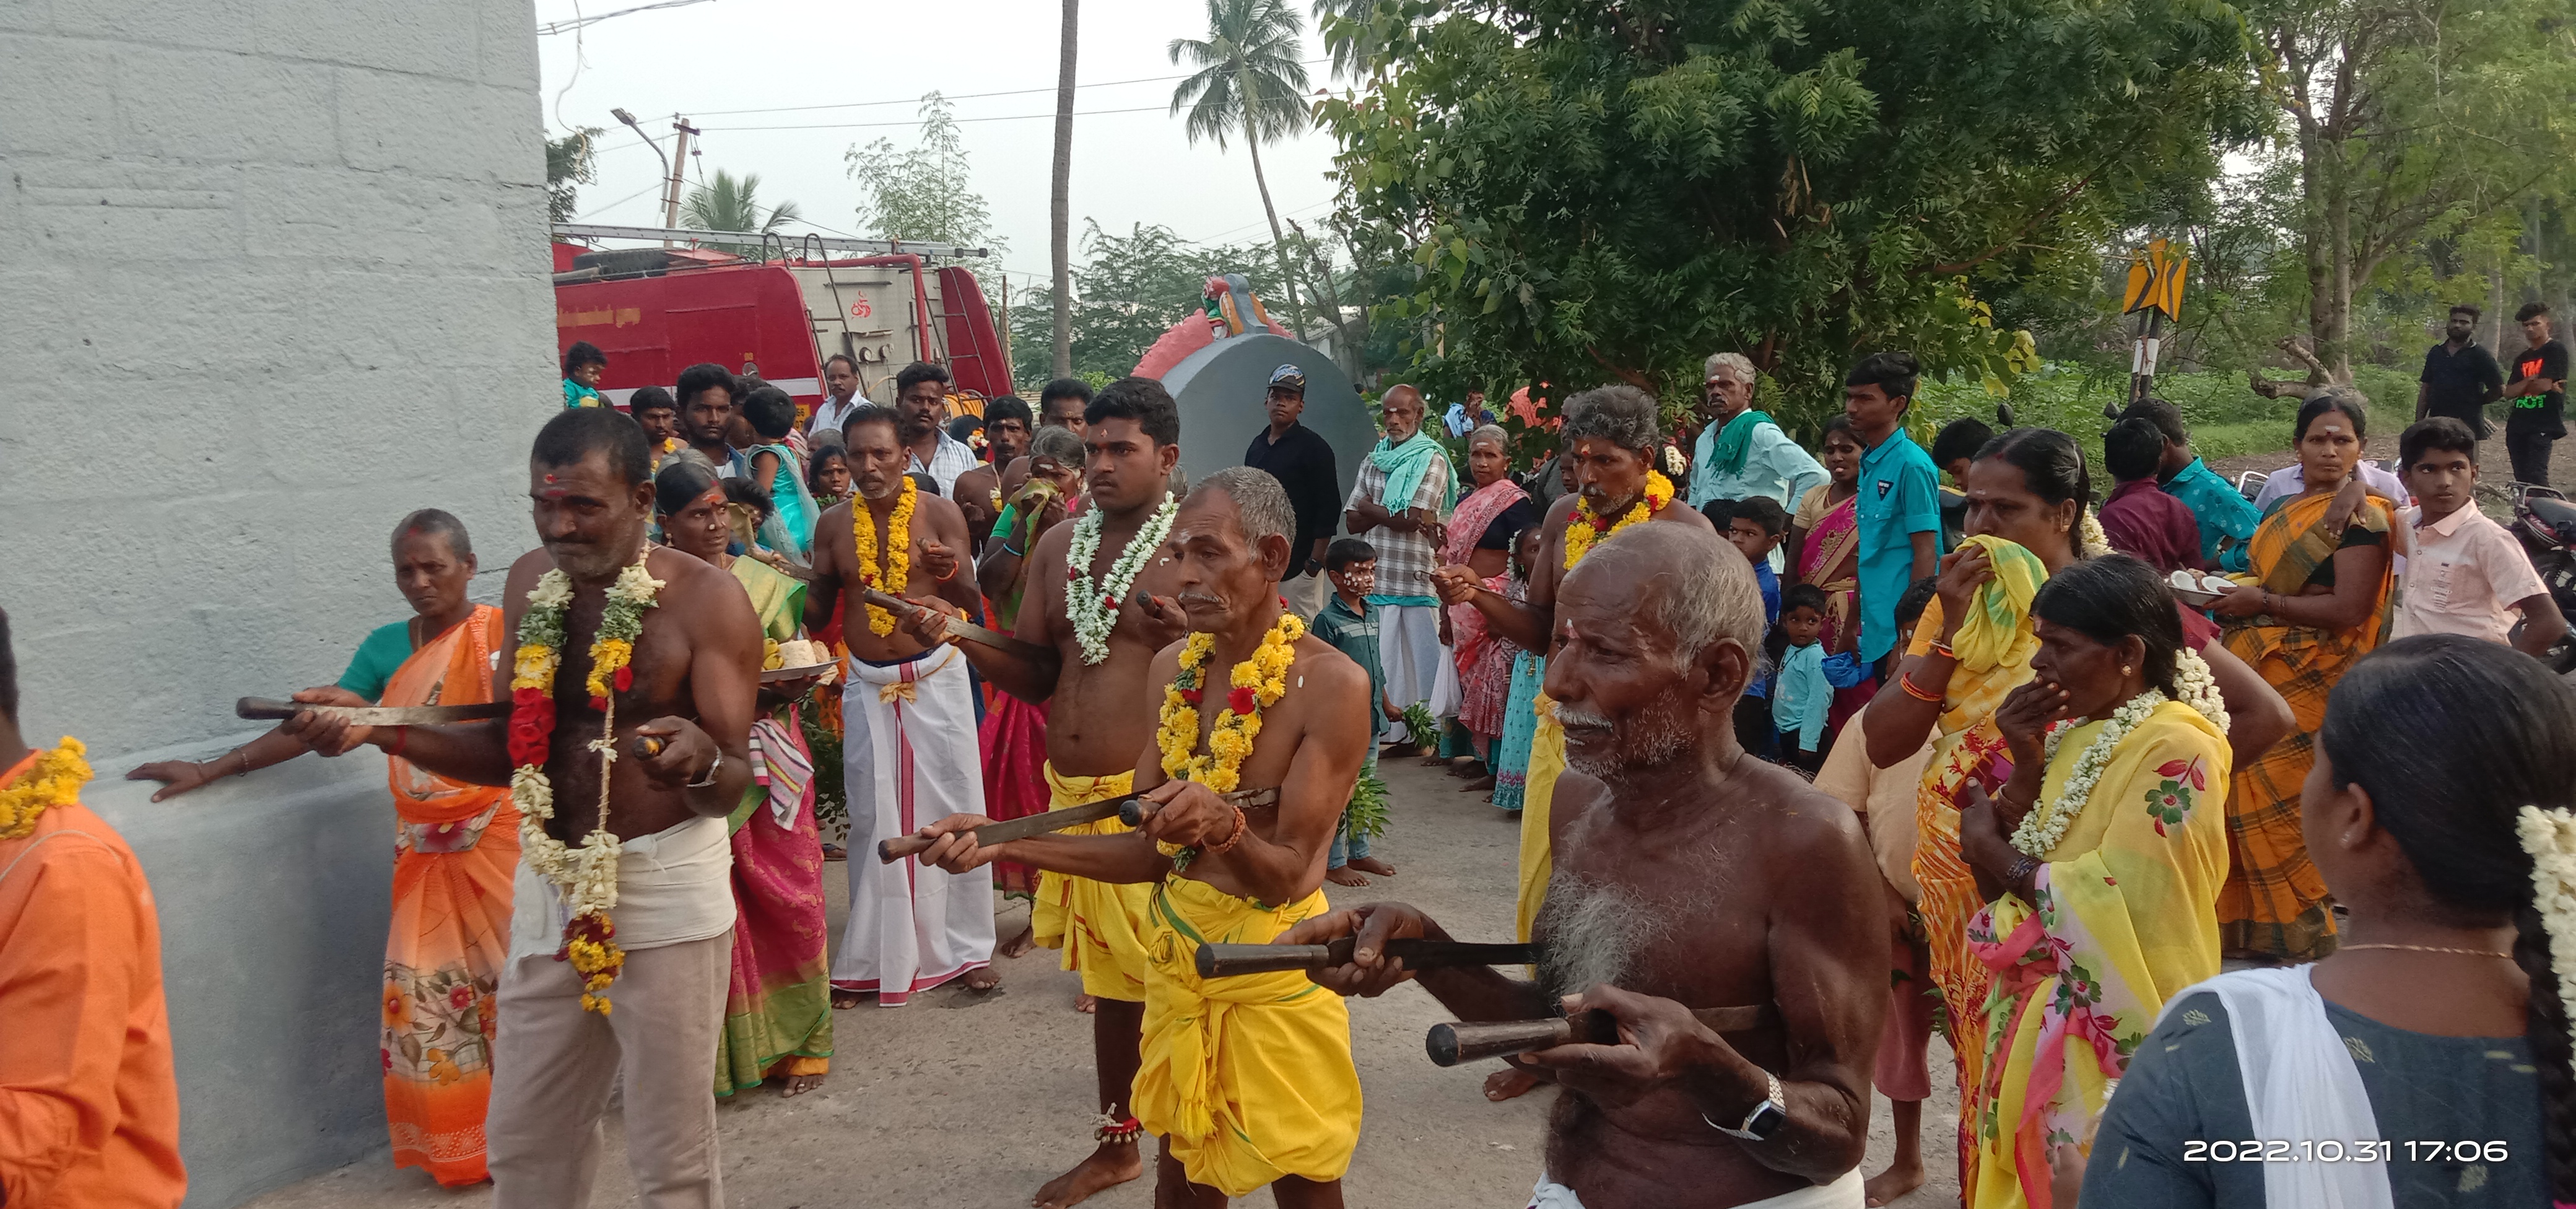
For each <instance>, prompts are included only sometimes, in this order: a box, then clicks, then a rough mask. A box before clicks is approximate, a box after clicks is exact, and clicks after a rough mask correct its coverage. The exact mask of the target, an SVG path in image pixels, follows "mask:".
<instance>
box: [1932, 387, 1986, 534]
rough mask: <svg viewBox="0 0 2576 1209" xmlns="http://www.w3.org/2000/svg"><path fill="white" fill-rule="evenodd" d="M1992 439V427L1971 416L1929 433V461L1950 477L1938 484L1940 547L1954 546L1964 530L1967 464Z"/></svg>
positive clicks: (1965, 523) (1966, 520) (1965, 531)
mask: <svg viewBox="0 0 2576 1209" xmlns="http://www.w3.org/2000/svg"><path fill="white" fill-rule="evenodd" d="M1994 439H1995V430H1994V429H1993V428H1991V427H1989V426H1987V424H1986V422H1985V421H1983V420H1980V419H1978V418H1976V417H1975V416H1961V417H1959V418H1958V419H1955V420H1952V421H1950V422H1949V423H1947V424H1944V425H1942V426H1941V431H1939V432H1937V433H1934V434H1932V464H1933V465H1934V466H1937V467H1939V468H1940V469H1941V472H1942V473H1943V474H1946V475H1949V476H1950V481H1949V482H1948V483H1944V484H1941V485H1940V486H1939V487H1938V491H1939V493H1940V498H1941V502H1940V509H1941V549H1942V550H1944V551H1949V550H1954V549H1957V548H1958V545H1959V541H1960V539H1961V538H1963V537H1966V536H1967V533H1968V491H1967V487H1968V464H1969V463H1970V462H1973V461H1975V460H1976V458H1977V451H1978V450H1980V449H1983V448H1985V447H1986V442H1988V441H1991V440H1994Z"/></svg>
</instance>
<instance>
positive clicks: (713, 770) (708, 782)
mask: <svg viewBox="0 0 2576 1209" xmlns="http://www.w3.org/2000/svg"><path fill="white" fill-rule="evenodd" d="M722 771H724V753H723V752H721V751H720V752H717V753H716V759H715V763H713V764H709V765H707V770H706V771H705V772H703V773H700V774H699V775H698V779H697V780H694V781H691V782H689V783H688V784H687V785H684V786H682V788H684V789H713V788H715V784H716V774H717V773H719V772H722ZM1774 1090H1777V1089H1776V1088H1775V1089H1774Z"/></svg>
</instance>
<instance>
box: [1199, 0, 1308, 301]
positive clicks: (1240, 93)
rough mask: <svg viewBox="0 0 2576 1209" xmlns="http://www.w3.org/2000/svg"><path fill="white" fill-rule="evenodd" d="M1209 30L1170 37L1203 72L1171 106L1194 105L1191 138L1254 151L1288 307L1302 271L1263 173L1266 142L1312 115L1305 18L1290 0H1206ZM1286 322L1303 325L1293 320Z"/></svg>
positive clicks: (1254, 179)
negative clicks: (1232, 142)
mask: <svg viewBox="0 0 2576 1209" xmlns="http://www.w3.org/2000/svg"><path fill="white" fill-rule="evenodd" d="M1207 19H1208V36H1207V37H1206V38H1203V39H1202V38H1174V39H1172V45H1171V55H1172V62H1173V63H1175V64H1177V63H1181V62H1183V61H1184V60H1186V61H1187V62H1188V63H1189V64H1190V65H1191V66H1194V67H1196V68H1197V69H1198V70H1197V71H1195V72H1193V73H1192V74H1191V75H1190V77H1189V78H1188V79H1185V80H1182V81H1181V83H1180V86H1179V87H1177V88H1174V89H1173V90H1172V112H1174V113H1179V112H1181V111H1182V110H1184V109H1186V110H1188V111H1189V121H1188V126H1187V129H1188V131H1189V138H1190V141H1191V142H1193V143H1195V142H1197V141H1199V140H1200V139H1203V138H1204V139H1209V140H1213V141H1214V142H1215V143H1216V145H1217V146H1218V148H1220V149H1222V148H1223V147H1224V146H1225V145H1226V140H1227V139H1229V138H1241V139H1242V140H1243V146H1244V150H1246V151H1248V152H1250V153H1251V155H1252V182H1253V184H1255V185H1256V186H1259V188H1260V190H1261V209H1262V211H1263V212H1264V213H1266V214H1268V215H1269V216H1270V244H1271V247H1272V248H1273V249H1274V250H1275V251H1276V252H1277V254H1278V264H1279V275H1280V277H1281V279H1282V281H1283V283H1284V284H1285V285H1286V286H1287V287H1288V312H1289V314H1290V315H1292V316H1294V315H1296V314H1297V313H1298V311H1299V310H1300V309H1301V308H1300V306H1299V305H1298V301H1297V271H1296V269H1295V268H1293V267H1291V266H1292V265H1293V264H1294V263H1295V261H1294V260H1293V259H1292V258H1291V256H1290V254H1289V251H1288V237H1287V235H1286V234H1285V233H1284V232H1282V231H1281V230H1280V228H1279V208H1278V207H1277V206H1275V205H1272V204H1271V201H1270V180H1269V178H1268V177H1266V176H1264V175H1263V174H1262V171H1261V145H1262V144H1263V143H1273V142H1277V141H1279V140H1280V139H1283V138H1286V137H1288V136H1290V135H1292V134H1295V133H1297V132H1298V131H1301V130H1304V129H1305V128H1306V127H1307V125H1308V124H1309V122H1310V121H1311V114H1310V112H1309V110H1308V109H1307V106H1306V98H1305V92H1306V65H1305V63H1304V62H1303V60H1304V59H1305V56H1306V51H1305V46H1304V43H1303V41H1302V40H1301V38H1300V37H1299V35H1300V34H1302V33H1303V32H1304V31H1305V23H1304V22H1303V21H1302V20H1300V19H1299V18H1298V16H1297V12H1296V10H1294V9H1292V8H1289V7H1288V4H1287V0H1207ZM1289 326H1290V327H1291V328H1295V329H1298V330H1303V328H1304V326H1305V325H1304V324H1303V323H1301V322H1298V321H1297V320H1296V319H1294V318H1292V319H1291V320H1290V321H1289Z"/></svg>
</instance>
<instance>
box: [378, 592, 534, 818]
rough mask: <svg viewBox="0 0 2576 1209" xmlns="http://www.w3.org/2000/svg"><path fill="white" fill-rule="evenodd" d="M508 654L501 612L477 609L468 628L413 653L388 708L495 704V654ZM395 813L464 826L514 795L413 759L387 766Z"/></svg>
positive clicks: (395, 680) (393, 680) (390, 692)
mask: <svg viewBox="0 0 2576 1209" xmlns="http://www.w3.org/2000/svg"><path fill="white" fill-rule="evenodd" d="M501 649H502V639H501V610H500V609H499V608H497V607H495V606H492V605H476V606H474V612H473V614H472V615H471V616H469V617H467V618H466V619H465V620H464V621H463V622H462V623H460V624H458V625H455V626H451V627H449V629H448V631H447V632H446V633H444V634H441V635H439V636H438V637H436V638H433V639H431V640H430V641H429V643H428V645H426V646H423V647H421V648H420V649H419V650H417V651H414V652H412V655H411V658H409V659H406V660H404V661H403V664H402V666H401V667H399V668H396V669H394V674H393V675H392V676H390V677H387V678H386V680H385V695H384V699H383V700H382V701H381V702H379V704H382V705H388V706H416V705H481V704H483V703H485V702H488V701H490V700H492V672H493V663H492V658H493V655H494V654H495V653H496V652H498V651H500V650H501ZM385 779H386V780H387V782H388V783H390V784H391V786H392V788H393V794H394V810H395V811H396V812H397V813H399V814H400V815H401V816H402V820H403V821H404V822H406V823H412V824H418V825H425V826H430V827H443V826H445V825H447V824H454V823H462V822H465V821H466V820H468V819H471V818H473V817H474V816H476V815H479V814H481V813H483V812H484V811H486V810H489V809H491V808H492V803H494V802H496V801H501V800H504V799H506V798H508V797H509V796H510V790H509V788H508V787H507V786H499V785H469V784H467V783H465V782H463V781H451V780H449V779H447V778H446V777H442V776H439V775H438V774H436V773H433V772H428V771H426V770H424V769H422V768H421V767H420V766H419V765H416V764H413V763H412V762H411V761H409V760H405V759H402V758H400V757H396V758H393V759H389V760H387V761H385Z"/></svg>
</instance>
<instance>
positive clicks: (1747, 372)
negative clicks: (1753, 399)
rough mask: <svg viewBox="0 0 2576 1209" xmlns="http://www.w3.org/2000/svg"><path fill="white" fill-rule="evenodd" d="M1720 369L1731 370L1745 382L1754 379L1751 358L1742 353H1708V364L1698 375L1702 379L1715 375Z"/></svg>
mask: <svg viewBox="0 0 2576 1209" xmlns="http://www.w3.org/2000/svg"><path fill="white" fill-rule="evenodd" d="M1721 369H1723V370H1729V371H1732V372H1733V373H1734V374H1735V376H1736V377H1738V378H1741V379H1743V380H1744V381H1747V382H1750V381H1752V380H1753V379H1754V373H1753V358H1751V357H1747V356H1745V355H1744V354H1742V353H1711V354H1709V358H1708V366H1707V368H1706V370H1705V371H1704V372H1703V373H1702V374H1701V375H1700V376H1701V377H1702V378H1703V379H1707V378H1714V377H1716V376H1717V371H1719V370H1721Z"/></svg>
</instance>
